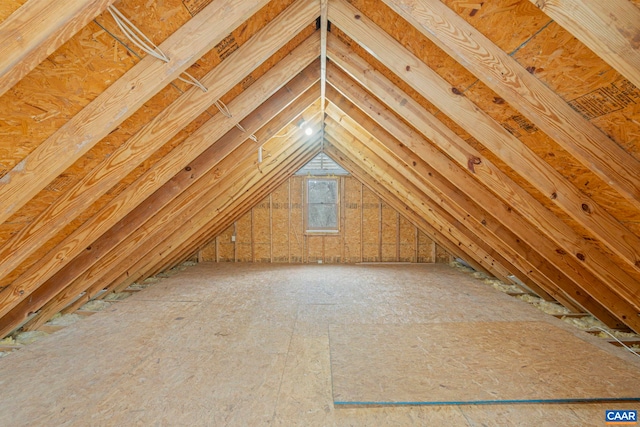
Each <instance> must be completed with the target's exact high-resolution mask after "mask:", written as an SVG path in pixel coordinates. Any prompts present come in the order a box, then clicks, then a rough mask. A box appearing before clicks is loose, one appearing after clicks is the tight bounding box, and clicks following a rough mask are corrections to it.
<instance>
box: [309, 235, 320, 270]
mask: <svg viewBox="0 0 640 427" xmlns="http://www.w3.org/2000/svg"><path fill="white" fill-rule="evenodd" d="M323 237H324V236H314V235H309V236H308V237H307V258H306V259H307V262H308V263H310V264H315V263H317V262H318V261H323V254H322V252H323V246H322V245H323Z"/></svg>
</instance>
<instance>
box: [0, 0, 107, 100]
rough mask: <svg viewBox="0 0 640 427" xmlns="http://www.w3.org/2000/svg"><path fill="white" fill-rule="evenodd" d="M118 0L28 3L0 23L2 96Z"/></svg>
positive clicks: (43, 0)
mask: <svg viewBox="0 0 640 427" xmlns="http://www.w3.org/2000/svg"><path fill="white" fill-rule="evenodd" d="M114 1H115V0H67V1H50V0H29V1H28V2H26V3H25V4H23V5H22V6H21V7H20V8H19V9H18V10H16V11H15V12H14V13H13V14H11V16H9V17H8V18H7V19H5V20H4V21H2V23H0V97H1V96H2V95H3V94H4V93H5V92H6V91H8V90H9V89H11V88H12V87H13V86H14V85H15V84H16V83H18V82H19V81H20V80H21V79H22V78H23V77H24V76H26V75H27V74H28V73H29V72H30V71H31V70H33V69H34V68H35V67H37V66H38V64H40V63H41V62H42V61H44V59H45V58H46V57H47V56H49V55H51V54H52V53H53V52H54V51H55V50H56V49H57V48H59V47H60V46H62V45H63V44H64V43H65V42H66V41H67V40H69V39H70V38H71V37H72V36H73V35H74V34H75V33H77V32H78V31H80V29H82V28H84V27H85V26H86V25H87V24H88V23H89V22H91V20H92V19H93V18H95V17H96V16H97V15H99V14H100V13H102V11H104V10H105V9H106V8H107V6H109V5H110V4H111V3H113V2H114Z"/></svg>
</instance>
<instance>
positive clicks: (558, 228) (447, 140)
mask: <svg viewBox="0 0 640 427" xmlns="http://www.w3.org/2000/svg"><path fill="white" fill-rule="evenodd" d="M328 54H329V57H330V58H331V61H332V66H331V67H329V75H330V77H331V74H332V73H333V68H332V67H333V64H335V65H337V66H339V67H340V68H341V69H342V70H344V71H345V72H347V73H348V74H349V75H350V76H351V77H352V78H353V79H354V80H355V81H357V82H358V83H360V85H362V86H364V87H366V88H367V89H368V90H369V91H371V93H373V94H374V95H375V96H376V97H377V98H378V99H380V100H381V101H382V102H384V103H385V104H386V105H387V106H388V107H389V108H390V109H391V110H393V111H394V112H395V113H396V114H397V115H398V116H399V117H403V118H404V119H405V120H407V121H408V122H409V123H411V124H412V126H414V127H415V128H416V129H417V130H418V131H420V132H421V133H422V135H424V136H425V137H426V138H428V139H429V140H430V141H431V142H432V143H433V144H434V145H435V147H438V148H439V149H440V151H442V152H445V153H446V154H447V156H448V157H450V158H451V159H453V161H455V162H456V163H458V165H459V166H460V167H462V168H467V169H469V168H470V165H471V164H473V172H472V174H473V176H474V177H475V178H476V179H477V180H478V181H480V182H481V183H483V184H484V185H485V186H486V187H487V188H489V189H490V190H491V191H492V192H493V193H494V194H496V195H497V196H498V197H500V198H501V199H502V200H503V201H504V202H505V203H506V204H508V205H510V206H512V207H513V208H514V210H515V211H517V213H518V214H521V215H522V216H523V217H524V218H525V219H527V220H528V221H529V222H530V223H531V224H533V225H535V227H537V229H538V230H539V231H541V232H542V233H544V234H545V235H546V236H548V237H549V238H550V239H551V240H552V241H553V242H555V243H556V244H557V245H558V246H557V247H554V246H553V245H552V246H550V247H548V250H547V253H550V254H551V256H552V257H554V258H555V260H554V261H553V264H554V265H556V266H557V267H558V269H559V270H560V271H562V272H563V273H564V274H565V275H567V276H568V277H570V278H571V279H572V280H573V281H574V282H576V283H584V284H589V283H597V282H598V281H599V280H602V281H604V282H605V283H609V284H611V285H612V286H621V284H623V283H632V282H633V281H634V279H633V278H631V277H629V275H628V274H627V273H625V272H624V271H623V270H622V269H621V268H620V267H619V266H618V265H616V264H615V263H614V262H613V261H612V260H611V259H610V258H609V256H607V255H605V254H604V253H602V252H601V251H600V249H599V248H597V247H596V245H594V244H593V243H592V242H590V241H587V240H586V239H584V238H583V237H582V236H580V235H579V234H578V233H577V232H575V231H574V230H573V228H571V227H570V226H569V225H567V224H566V223H564V222H563V221H562V220H560V219H559V218H558V217H557V216H555V215H554V214H553V213H552V212H551V211H550V210H548V209H546V208H545V207H544V206H542V204H541V203H540V202H538V201H537V200H536V199H535V198H534V197H533V196H531V195H530V194H529V193H528V192H527V191H525V190H524V189H523V188H522V187H520V186H519V185H518V184H517V183H515V182H514V181H513V180H511V179H510V178H509V177H508V176H507V175H506V174H505V173H504V172H502V171H501V170H500V169H499V168H498V167H496V166H495V165H494V164H493V163H492V162H491V161H489V160H488V159H486V158H485V157H483V156H482V155H481V154H480V153H479V152H478V151H477V150H476V149H474V148H473V147H472V146H471V145H469V144H468V143H467V142H466V141H464V140H463V139H462V138H460V137H459V136H458V135H456V134H455V133H454V132H453V131H451V130H450V129H449V128H448V127H447V126H446V125H444V124H443V123H442V122H440V121H439V120H438V119H437V118H435V117H434V116H433V115H432V114H431V113H429V112H428V111H427V110H425V109H424V108H423V107H422V106H421V105H420V104H418V103H417V102H415V101H414V100H413V99H412V98H411V97H410V96H409V95H408V94H406V93H405V92H403V91H402V90H400V89H399V88H398V87H397V86H396V85H395V84H393V83H392V82H391V81H389V79H387V78H386V77H384V76H383V75H382V74H381V73H380V72H378V71H376V70H375V69H374V68H373V67H371V65H369V64H368V63H367V62H366V61H365V60H364V59H362V58H361V57H359V56H358V55H357V54H355V52H353V50H351V49H350V48H349V47H348V46H346V45H345V44H344V43H342V42H340V41H339V40H338V39H337V38H336V37H335V36H333V35H331V34H330V35H329V40H328ZM333 80H334V82H335V83H336V84H337V83H338V82H339V80H337V78H333ZM349 97H350V99H351V100H352V101H354V102H355V101H356V100H359V101H360V102H359V105H361V107H362V108H363V111H365V112H366V113H367V114H368V115H369V116H370V117H373V118H375V116H376V115H377V114H378V110H379V109H372V108H371V107H367V105H366V103H368V102H369V99H370V97H369V96H366V95H365V96H360V95H358V93H352V94H350V95H349ZM387 130H389V131H390V132H391V133H392V134H393V133H394V131H392V130H390V129H388V128H387ZM407 141H408V143H407V144H408V146H410V147H411V146H413V145H415V144H412V143H411V142H412V141H413V137H410V138H409V139H408V140H407ZM475 163H479V164H475ZM461 188H466V186H462V187H461ZM503 214H504V215H515V213H514V212H513V211H509V210H505V211H504V212H503ZM543 241H546V240H543ZM566 253H570V254H573V256H569V257H567V256H566ZM563 254H564V255H563ZM578 254H589V256H588V257H586V258H585V259H584V260H583V261H582V262H580V261H579V260H578V258H577V256H578ZM583 266H584V267H586V269H585V268H583ZM585 270H586V272H588V273H591V274H586V273H585ZM594 276H595V277H594ZM596 277H597V278H598V279H596ZM574 298H578V296H577V295H575V296H574Z"/></svg>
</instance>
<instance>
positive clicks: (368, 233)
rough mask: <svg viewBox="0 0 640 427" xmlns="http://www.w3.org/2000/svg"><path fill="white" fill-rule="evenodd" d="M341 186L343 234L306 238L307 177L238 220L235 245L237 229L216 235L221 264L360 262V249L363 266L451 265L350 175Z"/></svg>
mask: <svg viewBox="0 0 640 427" xmlns="http://www.w3.org/2000/svg"><path fill="white" fill-rule="evenodd" d="M341 182H344V185H341V187H340V188H341V189H343V194H342V196H341V198H340V200H341V206H340V209H341V211H342V212H341V215H342V214H344V220H343V222H342V226H341V229H340V233H339V234H337V235H330V234H322V235H317V234H316V235H313V234H307V233H306V229H305V226H304V216H303V215H304V213H305V209H304V200H305V198H304V192H305V190H306V178H305V177H303V176H293V177H291V178H289V180H288V181H287V182H285V183H284V184H282V185H281V186H280V187H278V188H277V189H276V190H275V191H274V192H273V193H271V194H270V195H269V196H267V197H265V198H264V199H263V200H261V201H260V202H259V203H258V204H257V205H256V206H254V207H253V209H252V210H251V211H250V212H248V213H247V214H245V215H244V216H243V217H242V218H240V219H239V220H238V222H237V227H236V233H237V234H236V244H234V243H232V242H231V236H232V235H233V231H234V228H233V226H232V227H230V228H228V229H227V230H225V231H224V233H222V234H221V235H219V236H218V250H217V256H218V259H219V261H221V262H224V261H233V260H234V259H237V261H238V262H250V261H251V260H255V262H269V261H270V260H271V259H273V262H280V263H287V262H289V254H290V255H291V261H290V262H292V263H303V262H304V263H310V264H316V263H318V261H321V262H322V263H325V264H337V263H357V262H360V261H361V248H362V249H363V252H362V254H363V257H362V261H363V262H380V261H382V262H397V261H399V262H423V263H432V262H444V263H448V262H450V260H451V257H450V255H449V254H448V253H447V252H446V251H445V250H444V249H443V248H441V247H436V244H435V243H434V241H433V240H432V239H430V238H429V236H428V235H426V234H424V233H422V232H420V231H418V230H417V229H416V227H415V226H414V225H413V224H411V222H409V221H408V220H407V219H406V218H404V217H403V216H402V215H401V214H399V213H398V212H397V211H396V210H394V209H393V208H392V207H391V206H388V205H386V204H384V203H381V200H380V199H379V198H378V197H377V196H376V195H375V193H374V192H372V191H371V190H369V189H367V188H366V187H364V186H363V185H362V184H361V183H360V182H359V181H358V180H357V179H355V178H354V177H351V176H348V177H344V178H341ZM363 207H364V208H363ZM270 224H271V226H270ZM418 235H419V237H418ZM380 236H382V240H381V239H380ZM234 245H235V246H234ZM416 246H417V248H418V251H417V254H416ZM234 249H235V255H234ZM381 253H382V257H380V254H381ZM202 254H203V257H204V258H205V259H204V260H205V261H214V260H215V259H216V249H215V241H212V242H211V243H209V245H208V246H207V247H205V248H204V249H203V250H202ZM234 256H235V257H237V258H234Z"/></svg>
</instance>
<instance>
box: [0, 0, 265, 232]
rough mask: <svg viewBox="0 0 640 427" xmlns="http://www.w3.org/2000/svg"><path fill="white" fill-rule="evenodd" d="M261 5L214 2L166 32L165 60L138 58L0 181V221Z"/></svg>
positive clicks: (258, 0)
mask: <svg viewBox="0 0 640 427" xmlns="http://www.w3.org/2000/svg"><path fill="white" fill-rule="evenodd" d="M267 3H268V0H256V1H242V2H238V1H233V0H215V1H213V2H212V3H211V4H210V5H208V6H207V7H205V8H204V9H203V10H202V11H201V12H200V13H198V14H197V15H196V16H194V17H193V18H191V19H190V20H189V21H188V22H187V23H186V24H184V25H183V26H182V27H181V28H179V29H178V30H177V31H176V32H175V33H173V34H172V35H171V36H169V38H167V40H165V41H164V42H163V43H162V44H160V46H159V47H160V48H161V49H162V51H163V52H165V54H166V55H167V56H168V57H169V58H170V60H169V62H166V63H165V62H163V61H160V60H158V59H156V58H154V57H151V56H147V57H145V58H143V59H142V60H141V61H140V62H139V63H138V64H136V65H135V66H134V67H133V68H131V69H130V70H129V71H127V73H125V74H124V75H123V76H122V77H121V78H119V79H118V80H117V81H116V82H114V83H113V84H112V85H111V86H109V88H107V89H106V90H105V91H104V92H102V93H101V94H100V95H98V97H97V98H96V99H94V100H93V101H92V102H91V103H89V104H88V105H87V106H86V107H84V108H83V109H82V110H81V111H80V112H79V113H78V114H76V115H75V116H74V117H73V118H72V119H71V120H69V121H68V122H67V123H65V124H64V125H63V126H62V127H61V128H60V129H58V130H57V131H56V132H55V133H53V134H52V135H51V136H50V137H49V138H47V139H46V140H45V141H44V142H42V143H41V144H40V145H39V146H38V147H37V148H36V149H35V150H33V151H32V152H31V153H30V154H29V155H28V156H27V157H26V158H24V159H23V160H22V161H21V162H20V163H18V164H17V165H16V166H15V167H14V168H13V169H12V170H10V171H9V172H7V174H6V175H5V176H4V177H2V179H0V200H2V202H3V203H2V206H1V208H0V223H2V222H4V221H6V219H7V218H8V217H9V216H11V215H12V214H13V213H14V212H16V211H17V210H18V209H20V208H21V207H22V206H24V204H25V203H26V202H27V201H29V200H30V199H31V198H32V197H33V196H35V195H36V194H37V193H38V192H39V191H40V190H42V189H43V188H44V187H45V186H47V185H48V184H49V183H50V182H51V181H53V180H54V179H55V178H56V177H57V176H58V175H60V174H61V173H62V172H64V170H65V169H67V168H68V167H69V166H71V165H72V164H73V163H74V162H75V161H76V160H78V159H79V158H80V157H81V156H82V155H84V154H85V153H86V152H87V151H89V150H90V149H91V148H92V147H93V146H94V145H95V144H96V143H98V141H100V140H101V139H102V138H104V137H105V136H107V135H108V134H109V132H111V131H112V130H113V129H115V128H116V127H117V126H118V125H119V124H120V123H122V122H123V121H124V120H126V119H127V118H128V117H130V116H131V115H132V114H133V113H135V112H136V111H137V110H138V108H140V107H141V106H142V104H144V103H145V102H146V101H148V100H149V99H150V98H151V97H152V96H154V95H155V94H156V93H158V92H159V91H160V90H161V89H162V88H164V87H165V86H166V85H167V84H169V83H171V81H173V80H174V79H176V78H177V77H178V76H179V75H180V74H181V73H182V72H183V71H184V70H186V69H187V68H188V67H189V66H191V64H193V63H194V62H196V61H197V60H198V59H199V58H200V57H201V56H202V55H203V54H204V53H206V52H208V51H209V50H211V48H213V47H214V46H215V45H216V44H217V43H218V42H220V40H222V38H224V37H225V36H226V35H227V34H228V33H229V32H230V31H231V30H233V29H234V28H236V27H237V26H238V25H240V24H241V23H242V22H243V21H245V20H246V19H247V18H249V17H250V16H251V15H253V14H254V13H255V12H257V11H258V10H259V9H260V8H261V7H262V6H264V5H266V4H267ZM212 23H216V24H215V25H212ZM245 60H247V61H249V60H251V59H250V58H245ZM60 153H64V156H61V155H60Z"/></svg>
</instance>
